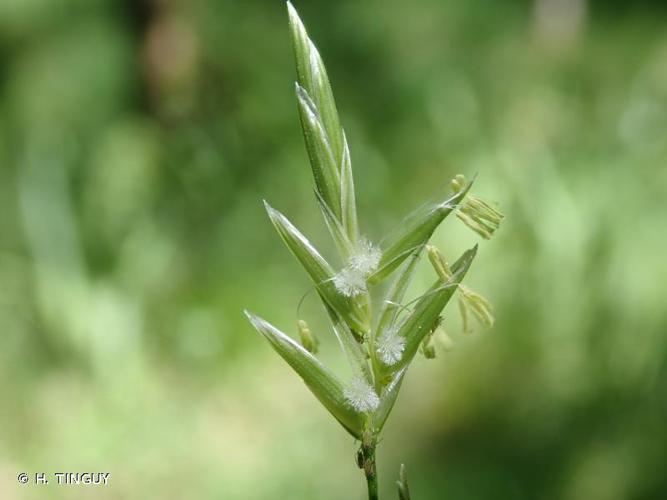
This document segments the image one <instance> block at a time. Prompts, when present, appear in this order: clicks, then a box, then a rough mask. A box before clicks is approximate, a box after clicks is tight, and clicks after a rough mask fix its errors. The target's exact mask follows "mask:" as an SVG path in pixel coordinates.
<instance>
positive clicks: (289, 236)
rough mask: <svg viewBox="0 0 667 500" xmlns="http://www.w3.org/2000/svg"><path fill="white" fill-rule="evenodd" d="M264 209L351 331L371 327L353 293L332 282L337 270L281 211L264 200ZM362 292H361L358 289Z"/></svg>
mask: <svg viewBox="0 0 667 500" xmlns="http://www.w3.org/2000/svg"><path fill="white" fill-rule="evenodd" d="M264 205H265V207H266V211H267V213H268V214H269V218H270V219H271V222H272V223H273V225H274V227H275V228H276V230H277V231H278V234H279V235H280V237H281V238H282V239H283V241H284V242H285V244H286V245H287V247H288V248H289V249H290V250H291V252H292V254H294V256H295V257H296V258H297V259H298V261H299V262H300V263H301V265H302V266H303V268H304V269H305V270H306V272H307V273H308V274H309V275H310V277H311V279H312V280H313V283H314V284H315V287H316V288H317V290H318V292H319V293H320V296H321V297H322V299H323V300H324V301H325V302H326V303H327V305H329V306H330V307H331V308H332V309H333V310H334V311H336V313H338V314H339V315H340V316H341V318H343V320H345V321H346V322H347V323H348V325H350V327H351V328H353V329H354V330H356V331H358V332H361V333H366V332H368V330H369V329H370V326H369V319H368V318H367V312H366V311H364V310H363V308H362V307H361V306H360V304H359V302H358V301H356V300H352V297H354V296H355V295H356V294H355V295H353V294H343V293H341V291H340V290H339V289H338V288H337V286H336V284H335V278H336V273H335V272H334V270H333V268H332V267H331V266H330V265H329V263H328V262H327V261H326V260H325V259H324V257H322V255H320V253H319V252H318V251H317V250H316V249H315V247H314V246H313V244H312V243H311V242H310V241H308V239H307V238H306V237H305V236H304V235H303V234H301V232H300V231H299V230H298V229H297V228H296V227H294V225H293V224H292V223H291V222H290V221H289V220H288V219H287V217H285V216H284V215H283V214H281V213H280V212H278V211H277V210H276V209H274V208H273V207H271V206H270V205H269V204H268V203H266V202H264ZM360 293H362V292H360Z"/></svg>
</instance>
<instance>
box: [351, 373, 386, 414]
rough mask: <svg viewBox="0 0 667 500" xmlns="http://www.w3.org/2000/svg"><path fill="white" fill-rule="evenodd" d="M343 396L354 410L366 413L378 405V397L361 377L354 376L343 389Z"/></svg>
mask: <svg viewBox="0 0 667 500" xmlns="http://www.w3.org/2000/svg"><path fill="white" fill-rule="evenodd" d="M343 396H345V399H347V402H348V403H349V404H350V405H351V406H352V408H354V409H355V410H357V411H359V412H362V413H368V412H371V411H374V410H375V409H376V408H377V407H378V406H379V405H380V398H379V397H378V395H377V394H375V391H374V390H373V388H372V387H371V386H370V385H369V384H368V383H367V382H366V381H365V380H364V379H362V378H359V377H355V378H354V379H352V381H351V382H350V384H349V385H348V386H347V387H346V388H345V389H344V390H343Z"/></svg>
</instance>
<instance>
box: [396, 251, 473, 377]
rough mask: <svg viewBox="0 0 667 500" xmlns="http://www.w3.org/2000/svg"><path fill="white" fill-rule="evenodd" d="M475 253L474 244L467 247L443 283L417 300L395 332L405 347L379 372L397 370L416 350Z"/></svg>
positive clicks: (439, 283) (410, 359)
mask: <svg viewBox="0 0 667 500" xmlns="http://www.w3.org/2000/svg"><path fill="white" fill-rule="evenodd" d="M476 253H477V245H475V246H474V247H473V248H471V249H470V250H467V251H466V252H464V253H463V255H462V256H461V257H460V258H459V260H457V261H456V262H455V263H454V265H453V266H452V277H451V278H450V279H449V280H448V281H447V282H444V283H443V282H442V280H440V279H438V281H437V282H436V283H435V284H434V285H433V286H432V287H431V288H430V289H429V291H428V292H426V293H425V294H424V295H423V296H422V298H421V299H420V300H419V301H418V302H417V305H416V306H415V308H414V310H413V311H412V313H410V315H409V316H408V317H407V318H406V319H405V320H404V321H403V323H402V324H401V326H400V328H399V330H398V335H400V336H402V337H404V338H405V350H404V352H403V357H402V358H401V359H400V361H399V362H398V363H396V364H395V365H393V366H391V367H386V368H385V369H384V370H383V372H384V373H390V372H391V371H395V370H399V369H401V368H403V367H404V366H406V365H407V364H408V363H410V361H412V358H413V357H414V355H415V354H416V353H417V350H418V349H419V345H420V344H421V342H422V340H423V339H424V337H425V336H426V335H427V334H428V333H429V332H430V331H431V329H432V327H433V326H434V324H435V322H436V320H437V319H438V317H439V316H440V313H441V312H442V310H443V308H444V307H445V306H446V305H447V302H449V299H450V298H451V297H452V295H454V292H456V290H457V288H458V285H459V283H460V282H461V280H462V279H463V277H464V276H465V274H466V272H468V269H469V267H470V264H471V263H472V261H473V259H474V258H475V255H476Z"/></svg>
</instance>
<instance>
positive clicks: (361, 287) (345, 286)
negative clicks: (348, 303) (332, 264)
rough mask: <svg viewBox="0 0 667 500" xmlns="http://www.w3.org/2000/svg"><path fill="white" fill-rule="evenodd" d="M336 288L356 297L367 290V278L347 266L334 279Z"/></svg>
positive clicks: (346, 295) (342, 292)
mask: <svg viewBox="0 0 667 500" xmlns="http://www.w3.org/2000/svg"><path fill="white" fill-rule="evenodd" d="M333 282H334V285H335V286H336V290H338V291H339V292H340V293H341V294H342V295H344V296H345V297H356V296H357V295H360V294H362V293H364V292H365V291H366V280H365V279H364V277H363V276H362V275H361V274H360V273H359V272H358V271H356V270H354V269H351V268H349V267H346V268H344V269H342V270H341V271H340V272H339V273H338V274H336V276H334V279H333Z"/></svg>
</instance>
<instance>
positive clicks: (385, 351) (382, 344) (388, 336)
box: [377, 328, 405, 366]
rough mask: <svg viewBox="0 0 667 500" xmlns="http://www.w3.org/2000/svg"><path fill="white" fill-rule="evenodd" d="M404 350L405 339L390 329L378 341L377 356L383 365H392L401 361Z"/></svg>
mask: <svg viewBox="0 0 667 500" xmlns="http://www.w3.org/2000/svg"><path fill="white" fill-rule="evenodd" d="M404 349H405V338H403V337H401V336H400V335H399V334H398V332H397V331H396V329H395V328H391V329H390V330H389V331H388V332H386V333H385V334H384V335H383V336H382V337H380V338H379V340H378V346H377V354H378V356H379V357H380V360H382V362H383V363H384V364H385V365H389V366H391V365H394V364H396V363H398V362H399V361H400V360H401V356H403V350H404Z"/></svg>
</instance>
